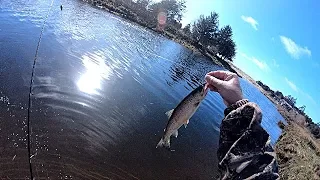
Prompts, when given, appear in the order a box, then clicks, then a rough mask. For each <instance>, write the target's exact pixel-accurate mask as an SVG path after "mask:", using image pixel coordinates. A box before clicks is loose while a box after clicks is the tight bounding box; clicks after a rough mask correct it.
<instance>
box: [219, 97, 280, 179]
mask: <svg viewBox="0 0 320 180" xmlns="http://www.w3.org/2000/svg"><path fill="white" fill-rule="evenodd" d="M261 119H262V113H261V110H260V108H259V107H258V105H257V104H255V103H252V102H245V103H244V105H241V106H240V107H238V108H234V110H230V109H229V110H227V109H226V111H225V118H224V119H223V121H222V123H221V126H220V141H219V149H218V159H219V170H220V179H223V180H224V179H246V180H252V179H264V180H273V179H279V175H278V165H277V162H276V158H275V157H276V155H275V152H274V151H273V148H272V146H271V144H270V137H269V135H268V133H267V132H266V131H265V130H264V129H263V128H262V127H261V125H260V123H261Z"/></svg>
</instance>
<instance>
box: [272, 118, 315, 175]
mask: <svg viewBox="0 0 320 180" xmlns="http://www.w3.org/2000/svg"><path fill="white" fill-rule="evenodd" d="M275 150H276V153H277V159H278V163H279V175H280V178H281V179H297V180H299V179H301V180H302V179H303V180H304V179H320V177H319V175H320V145H319V143H318V142H317V141H316V140H315V139H314V138H313V137H312V135H311V134H310V132H309V131H308V130H307V129H306V128H304V127H302V126H299V125H298V124H296V123H294V122H291V123H289V125H287V126H286V127H285V129H284V131H283V134H282V135H281V137H280V138H279V140H278V142H277V144H276V148H275Z"/></svg>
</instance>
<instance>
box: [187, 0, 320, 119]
mask: <svg viewBox="0 0 320 180" xmlns="http://www.w3.org/2000/svg"><path fill="white" fill-rule="evenodd" d="M186 5H187V10H186V12H185V13H184V17H183V19H182V24H183V26H184V25H186V24H188V23H192V22H193V21H195V20H196V19H197V18H198V17H199V16H200V15H201V14H203V15H209V14H210V12H212V11H215V12H217V13H218V14H219V20H220V27H222V26H225V25H228V24H229V25H231V27H232V29H233V34H234V40H235V42H236V45H237V55H236V58H235V59H234V64H235V65H236V66H237V67H239V68H241V69H242V70H243V71H244V72H246V73H247V74H249V75H250V76H251V77H252V78H253V79H255V80H261V81H262V82H263V83H264V84H266V85H268V86H269V87H270V88H271V89H273V90H279V91H281V92H282V93H283V94H284V95H289V94H290V95H292V96H294V97H296V98H297V106H298V107H299V106H302V105H306V107H307V108H306V111H305V112H306V113H307V114H308V115H309V116H310V117H311V118H312V119H313V121H314V122H320V113H318V112H320V102H318V99H320V93H319V92H320V84H319V83H320V80H319V74H318V73H317V72H319V71H320V61H319V58H320V52H318V49H317V48H318V47H320V36H319V35H318V34H317V32H319V31H320V21H318V19H319V18H320V11H319V10H318V9H319V7H320V3H318V1H298V0H282V1H279V0H265V1H257V0H186Z"/></svg>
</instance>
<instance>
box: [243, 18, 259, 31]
mask: <svg viewBox="0 0 320 180" xmlns="http://www.w3.org/2000/svg"><path fill="white" fill-rule="evenodd" d="M241 19H242V20H243V21H245V22H247V23H249V24H250V25H251V26H252V27H253V29H255V30H258V28H257V25H259V23H258V22H257V21H256V20H255V19H253V17H250V16H243V15H242V16H241Z"/></svg>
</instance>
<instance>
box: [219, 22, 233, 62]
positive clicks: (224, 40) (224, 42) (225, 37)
mask: <svg viewBox="0 0 320 180" xmlns="http://www.w3.org/2000/svg"><path fill="white" fill-rule="evenodd" d="M232 35H233V33H232V28H231V26H229V25H227V26H225V27H223V28H221V29H220V31H219V32H218V35H217V38H216V44H217V46H218V52H219V54H220V55H221V56H222V57H223V58H227V59H229V60H232V59H233V58H234V56H235V55H236V44H235V42H234V41H233V39H232Z"/></svg>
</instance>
